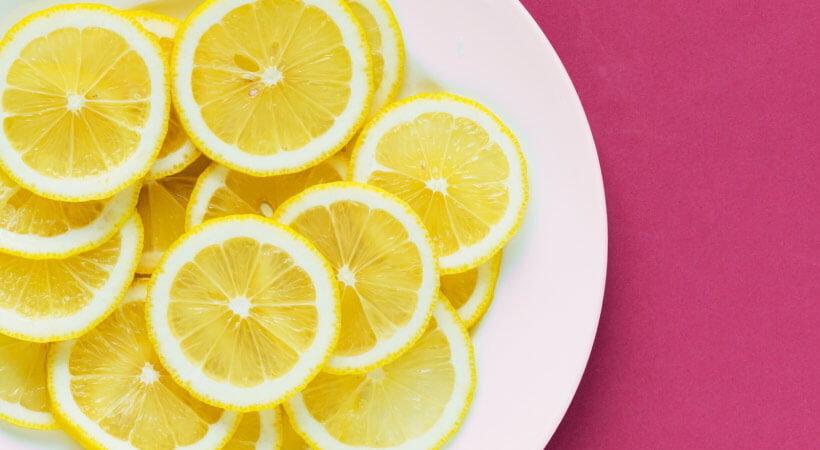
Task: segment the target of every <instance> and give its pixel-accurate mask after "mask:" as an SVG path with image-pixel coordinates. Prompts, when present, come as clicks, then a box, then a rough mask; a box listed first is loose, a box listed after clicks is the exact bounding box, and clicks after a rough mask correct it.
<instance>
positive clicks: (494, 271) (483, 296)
mask: <svg viewBox="0 0 820 450" xmlns="http://www.w3.org/2000/svg"><path fill="white" fill-rule="evenodd" d="M500 268H501V252H498V254H496V255H495V256H493V259H491V260H489V261H487V262H485V263H484V264H482V265H480V266H478V267H476V268H474V269H470V270H468V271H466V272H461V273H454V274H452V275H444V276H442V277H441V292H443V293H444V295H445V296H446V297H447V299H448V300H450V304H452V305H453V307H454V308H455V309H456V311H458V316H459V317H461V320H462V321H464V324H465V325H467V328H471V327H473V326H474V325H475V324H477V323H478V321H479V320H481V317H482V316H484V313H486V312H487V308H489V307H490V303H492V301H493V294H494V292H495V282H496V280H497V279H498V271H499V269H500Z"/></svg>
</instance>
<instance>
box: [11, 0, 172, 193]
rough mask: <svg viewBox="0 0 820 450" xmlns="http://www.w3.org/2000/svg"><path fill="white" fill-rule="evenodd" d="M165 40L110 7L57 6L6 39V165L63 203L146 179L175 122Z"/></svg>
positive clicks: (30, 185) (22, 24)
mask: <svg viewBox="0 0 820 450" xmlns="http://www.w3.org/2000/svg"><path fill="white" fill-rule="evenodd" d="M166 71H167V63H166V61H165V59H164V58H163V56H162V50H161V48H160V46H159V43H158V42H157V40H156V39H155V38H154V37H153V36H151V35H150V34H149V33H148V32H147V31H145V30H144V29H143V28H142V27H141V26H140V25H139V23H137V22H136V21H135V20H134V19H133V18H131V17H130V16H127V15H126V14H123V13H120V12H118V11H116V10H114V9H112V8H109V7H107V6H102V5H86V4H76V5H66V6H56V7H54V8H50V9H47V10H45V11H42V12H39V13H36V14H33V15H31V16H29V17H27V18H25V19H23V21H21V22H20V23H18V24H17V25H15V26H14V27H13V28H12V29H11V31H9V32H8V34H6V38H5V39H4V40H3V42H2V43H0V93H2V103H1V104H0V121H2V124H3V127H2V132H0V164H2V166H3V168H4V169H5V170H6V172H7V173H8V175H10V176H11V178H13V179H14V180H15V181H16V182H17V183H18V184H20V185H22V186H24V187H25V188H26V189H28V190H30V191H33V192H36V193H37V194H38V195H41V196H43V197H48V198H52V199H55V200H65V201H85V200H93V199H102V198H107V197H110V196H112V195H114V194H115V193H117V192H119V191H121V190H123V189H125V187H126V186H128V185H130V184H132V183H134V182H135V181H137V180H138V179H140V178H142V176H143V175H145V173H146V172H148V170H149V168H150V167H151V164H152V163H153V162H154V159H155V157H156V155H157V152H158V151H159V149H160V146H161V145H162V140H163V138H164V136H165V131H166V128H167V125H168V108H169V107H170V103H169V96H168V92H167V83H168V79H167V77H166Z"/></svg>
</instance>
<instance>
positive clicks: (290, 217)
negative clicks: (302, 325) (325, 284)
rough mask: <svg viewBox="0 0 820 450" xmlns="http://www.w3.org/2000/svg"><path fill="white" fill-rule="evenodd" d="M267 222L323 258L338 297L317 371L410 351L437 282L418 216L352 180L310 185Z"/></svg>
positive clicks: (379, 361) (357, 366) (362, 368)
mask: <svg viewBox="0 0 820 450" xmlns="http://www.w3.org/2000/svg"><path fill="white" fill-rule="evenodd" d="M274 219H275V220H277V221H279V222H281V223H284V224H285V225H288V226H291V227H293V228H294V229H295V230H296V232H298V233H301V234H302V235H303V236H305V237H306V238H307V239H308V240H310V241H311V242H312V243H313V244H314V245H316V247H317V248H318V249H319V251H321V252H322V254H323V255H325V257H326V258H327V259H328V261H330V264H332V265H333V268H334V269H335V271H336V278H337V279H338V282H339V289H340V290H341V292H342V334H341V337H340V338H339V344H338V345H337V347H336V352H335V353H334V355H333V357H332V358H331V359H330V361H328V363H327V366H326V367H325V369H324V370H326V371H330V372H335V373H349V372H366V371H368V370H371V369H374V368H376V367H379V366H382V365H384V364H386V363H388V362H390V361H391V360H393V359H395V358H397V357H398V356H399V355H400V354H401V353H402V352H404V351H405V350H407V349H408V348H410V346H412V345H413V342H415V341H416V340H417V339H418V338H419V337H421V334H422V333H423V332H424V328H425V326H426V325H427V321H428V319H429V317H430V314H432V310H433V305H434V304H435V298H436V293H437V292H438V285H439V278H438V276H439V275H438V270H437V267H436V262H435V254H434V253H433V248H432V242H431V241H430V237H429V235H428V233H427V230H425V229H424V226H423V224H422V223H421V220H420V219H419V217H418V216H417V215H416V214H415V213H413V211H412V210H410V208H409V207H408V206H407V205H406V204H404V203H403V202H401V201H400V200H398V199H397V198H395V197H394V196H392V195H390V194H388V193H386V192H384V191H382V190H379V189H375V188H373V187H370V186H365V185H361V184H358V183H330V184H323V185H319V186H314V187H312V188H309V189H308V190H306V191H304V192H303V193H301V194H299V195H297V196H296V197H294V198H292V199H290V200H288V201H287V202H286V203H285V204H283V205H282V206H281V207H280V208H279V210H277V211H276V213H275V214H274Z"/></svg>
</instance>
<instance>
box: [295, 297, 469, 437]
mask: <svg viewBox="0 0 820 450" xmlns="http://www.w3.org/2000/svg"><path fill="white" fill-rule="evenodd" d="M475 385H476V374H475V359H474V355H473V347H472V344H471V343H470V337H469V335H468V334H467V328H466V327H465V326H464V324H463V323H462V322H461V320H459V318H458V316H457V315H456V312H455V310H453V309H452V307H451V306H450V305H449V304H448V303H447V301H446V300H444V299H442V300H441V301H440V302H439V303H438V304H437V305H436V309H435V312H434V313H433V320H431V322H430V326H429V327H428V328H427V331H426V332H425V333H424V336H422V338H421V339H420V340H419V341H418V342H417V343H416V345H414V346H413V348H411V349H410V350H408V351H407V352H406V353H404V354H403V355H402V356H400V357H399V358H398V359H397V360H395V361H393V362H392V363H390V364H388V365H386V366H384V367H381V368H378V369H376V370H373V371H371V372H368V373H364V374H359V375H331V374H326V373H323V374H320V375H319V376H318V377H316V379H315V380H313V381H312V382H311V383H310V384H309V385H308V386H307V387H306V388H305V390H304V391H302V392H301V393H299V394H298V395H296V396H294V397H293V398H292V399H290V400H289V401H288V402H287V403H286V404H285V408H286V409H287V413H288V416H289V417H290V418H291V420H292V423H293V426H294V428H296V430H297V432H299V433H300V434H301V435H302V437H303V438H304V439H305V441H307V442H308V443H309V444H310V445H311V446H313V447H315V448H333V449H356V448H402V449H435V448H439V447H440V446H441V445H443V444H444V442H446V441H447V439H449V438H450V436H452V435H453V433H455V431H456V429H458V426H459V425H460V424H461V422H462V420H463V419H464V416H465V415H466V414H467V409H468V408H469V406H470V402H471V401H472V397H473V392H474V391H475Z"/></svg>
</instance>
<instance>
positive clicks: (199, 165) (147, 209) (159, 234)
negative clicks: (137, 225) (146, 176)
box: [137, 157, 210, 274]
mask: <svg viewBox="0 0 820 450" xmlns="http://www.w3.org/2000/svg"><path fill="white" fill-rule="evenodd" d="M209 163H210V161H209V160H208V158H205V157H202V158H200V159H199V160H197V161H196V162H195V163H193V164H191V165H190V166H188V167H186V168H185V169H184V170H183V171H182V172H179V173H176V174H173V175H169V176H167V177H165V178H160V179H158V180H154V181H146V182H145V185H144V186H143V187H142V191H141V192H140V199H139V203H138V204H137V210H138V211H139V213H140V217H142V224H143V225H144V226H145V247H144V248H143V251H142V257H141V258H140V262H139V266H137V273H140V274H151V273H153V272H154V269H156V267H157V264H159V260H160V258H162V254H163V253H165V250H168V247H170V246H171V244H173V243H174V241H175V240H177V238H179V237H180V236H182V235H183V234H184V233H185V210H186V208H187V207H188V199H189V198H190V197H191V192H193V190H194V186H195V185H196V180H197V178H198V177H199V175H200V174H201V173H202V171H204V170H205V169H206V168H207V167H208V164H209Z"/></svg>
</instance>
